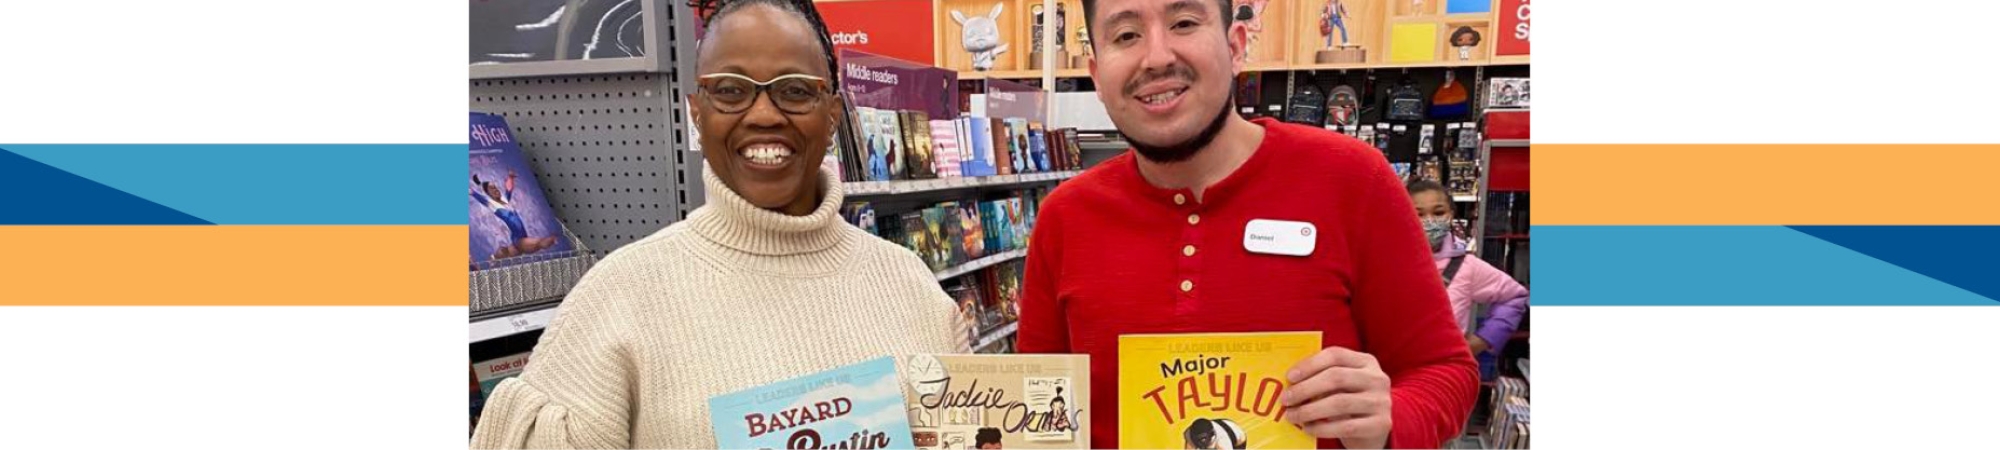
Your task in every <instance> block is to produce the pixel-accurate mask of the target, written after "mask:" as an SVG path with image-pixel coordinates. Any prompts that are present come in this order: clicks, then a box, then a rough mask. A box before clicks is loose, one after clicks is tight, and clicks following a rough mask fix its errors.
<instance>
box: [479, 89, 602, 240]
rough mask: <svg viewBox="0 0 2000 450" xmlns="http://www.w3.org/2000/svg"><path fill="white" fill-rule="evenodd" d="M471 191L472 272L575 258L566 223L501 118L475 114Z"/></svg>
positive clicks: (505, 121)
mask: <svg viewBox="0 0 2000 450" xmlns="http://www.w3.org/2000/svg"><path fill="white" fill-rule="evenodd" d="M469 147H471V155H470V158H469V159H470V160H471V161H470V165H471V166H472V174H471V176H470V177H468V178H469V179H468V187H467V189H466V190H467V191H468V192H469V193H470V194H471V195H470V198H471V202H470V206H471V209H472V217H471V219H470V220H469V221H468V222H467V225H469V227H468V228H470V230H471V235H472V245H471V247H472V257H471V262H470V266H471V268H472V269H473V270H485V269H492V268H496V267H504V266H510V265H515V264H521V263H527V262H534V261H544V260H549V259H554V258H559V257H564V256H571V255H573V254H575V249H574V248H573V247H572V246H571V244H570V242H569V235H568V234H566V233H564V232H563V227H562V222H561V221H559V220H557V219H556V212H555V209H554V208H550V207H549V201H548V197H547V196H546V194H544V192H543V191H542V185H541V183H540V182H537V181H536V180H535V171H534V170H531V169H530V168H529V167H528V158H527V157H525V156H523V155H522V153H521V146H520V144H519V143H518V142H516V140H515V139H514V133H513V131H511V130H509V129H508V128H507V120H506V119H505V118H502V117H500V116H499V115H494V114H486V113H472V136H471V145H470V146H469Z"/></svg>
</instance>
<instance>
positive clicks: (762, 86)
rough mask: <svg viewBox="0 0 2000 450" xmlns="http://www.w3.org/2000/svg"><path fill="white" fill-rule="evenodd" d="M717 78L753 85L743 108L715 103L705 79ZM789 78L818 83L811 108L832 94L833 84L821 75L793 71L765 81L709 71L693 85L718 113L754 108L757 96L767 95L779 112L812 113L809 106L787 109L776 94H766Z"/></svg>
mask: <svg viewBox="0 0 2000 450" xmlns="http://www.w3.org/2000/svg"><path fill="white" fill-rule="evenodd" d="M717 78H735V79H739V80H743V81H748V82H750V85H751V86H753V87H752V90H751V92H750V101H749V102H746V103H744V105H743V109H739V110H735V111H727V110H724V109H723V108H722V106H721V105H719V104H717V103H716V102H715V97H714V96H713V95H714V94H711V93H709V92H708V90H709V85H708V83H705V81H708V80H712V79H717ZM789 79H803V80H807V81H812V82H815V83H817V84H818V88H817V89H815V90H816V91H818V92H816V93H815V94H816V95H815V96H814V98H813V105H812V108H817V107H819V102H822V101H825V100H826V96H827V95H830V94H832V93H833V84H832V83H830V82H828V81H827V79H826V78H823V77H820V76H817V75H807V74H803V73H793V74H785V75H779V76H777V77H774V78H771V79H769V80H765V81H757V79H755V78H750V76H748V75H743V74H739V73H728V72H720V73H711V74H707V75H702V76H699V77H695V80H696V86H695V87H696V90H697V91H699V92H701V95H702V97H703V98H705V99H707V100H708V107H709V108H711V109H714V110H715V112H718V113H722V114H742V113H744V112H747V111H749V110H750V108H755V107H757V98H758V97H767V98H770V99H771V106H772V107H774V108H776V109H777V110H778V111H780V112H783V113H785V114H791V115H805V114H811V113H812V112H813V111H812V110H811V109H810V108H809V109H807V110H805V111H791V110H787V109H785V107H784V106H783V105H780V104H779V103H780V102H779V101H778V98H777V96H776V95H768V94H770V91H771V87H772V86H774V85H776V84H777V83H778V82H780V81H784V80H789Z"/></svg>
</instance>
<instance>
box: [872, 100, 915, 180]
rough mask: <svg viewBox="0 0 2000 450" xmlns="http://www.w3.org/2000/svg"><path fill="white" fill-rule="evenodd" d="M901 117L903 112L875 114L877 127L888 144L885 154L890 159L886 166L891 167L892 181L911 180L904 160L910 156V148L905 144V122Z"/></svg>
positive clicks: (891, 111)
mask: <svg viewBox="0 0 2000 450" xmlns="http://www.w3.org/2000/svg"><path fill="white" fill-rule="evenodd" d="M901 117H902V114H901V112H899V111H896V110H892V109H889V110H877V111H876V112H875V123H876V126H878V127H881V132H882V141H883V142H886V143H887V148H888V150H886V151H885V152H884V153H883V154H884V155H887V157H888V161H886V162H885V164H888V165H889V179H891V180H907V179H910V171H909V166H907V164H908V163H907V162H904V159H905V158H907V157H908V156H909V148H910V147H909V143H908V142H903V120H902V119H901Z"/></svg>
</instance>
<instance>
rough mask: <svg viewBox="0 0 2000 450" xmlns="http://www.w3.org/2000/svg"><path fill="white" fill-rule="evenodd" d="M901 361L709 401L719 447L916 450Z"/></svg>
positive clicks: (843, 370)
mask: <svg viewBox="0 0 2000 450" xmlns="http://www.w3.org/2000/svg"><path fill="white" fill-rule="evenodd" d="M900 384H901V383H899V382H898V378H897V376H896V359H895V358H894V357H887V356H885V357H881V358H876V359H872V360H868V361H865V362H861V363H858V364H854V365H849V366H844V367H839V368H835V369H832V370H827V371H824V372H819V373H815V374H812V375H806V376H803V377H798V378H793V379H790V380H784V381H779V382H776V383H771V384H766V385H763V386H758V387H755V388H750V389H745V390H742V391H737V392H733V393H729V394H723V395H718V396H715V397H713V398H710V399H708V410H709V423H710V426H711V427H712V428H713V429H714V431H715V444H716V446H717V447H719V448H738V449H772V448H814V449H816V448H840V449H910V448H914V447H913V446H912V445H911V444H912V442H911V440H910V418H909V411H908V410H907V409H904V401H903V389H902V387H901V386H899V385H900Z"/></svg>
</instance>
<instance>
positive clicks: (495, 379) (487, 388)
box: [472, 352, 531, 398]
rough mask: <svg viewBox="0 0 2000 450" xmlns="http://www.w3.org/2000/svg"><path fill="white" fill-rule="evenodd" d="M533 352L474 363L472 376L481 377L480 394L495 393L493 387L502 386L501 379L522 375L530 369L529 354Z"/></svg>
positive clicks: (488, 394) (486, 395)
mask: <svg viewBox="0 0 2000 450" xmlns="http://www.w3.org/2000/svg"><path fill="white" fill-rule="evenodd" d="M530 354H531V353H526V352H524V353H515V354H512V355H507V356H502V357H499V358H493V359H489V360H485V361H480V362H476V363H472V376H473V377H474V378H477V379H479V396H480V397H481V398H484V397H490V396H492V395H493V389H494V388H497V387H500V381H501V380H505V379H508V378H513V377H516V376H520V375H521V372H522V371H525V370H528V356H529V355H530Z"/></svg>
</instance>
